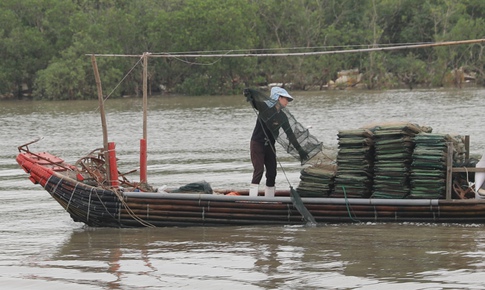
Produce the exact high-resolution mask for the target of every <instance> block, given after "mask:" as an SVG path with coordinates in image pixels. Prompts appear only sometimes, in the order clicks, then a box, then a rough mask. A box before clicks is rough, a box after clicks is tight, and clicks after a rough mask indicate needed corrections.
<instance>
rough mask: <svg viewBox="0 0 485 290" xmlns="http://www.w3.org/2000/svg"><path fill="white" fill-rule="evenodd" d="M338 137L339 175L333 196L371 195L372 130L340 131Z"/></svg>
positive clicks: (336, 178)
mask: <svg viewBox="0 0 485 290" xmlns="http://www.w3.org/2000/svg"><path fill="white" fill-rule="evenodd" d="M338 139H339V145H338V146H339V151H338V156H337V175H336V177H335V190H334V191H333V192H332V193H331V197H347V198H362V197H369V196H370V195H371V193H372V176H373V163H374V142H373V133H372V131H371V130H367V129H357V130H346V131H340V132H339V133H338Z"/></svg>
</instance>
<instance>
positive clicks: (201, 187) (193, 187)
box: [172, 181, 212, 194]
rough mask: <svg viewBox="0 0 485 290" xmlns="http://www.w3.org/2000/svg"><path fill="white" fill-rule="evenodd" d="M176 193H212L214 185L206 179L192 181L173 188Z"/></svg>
mask: <svg viewBox="0 0 485 290" xmlns="http://www.w3.org/2000/svg"><path fill="white" fill-rule="evenodd" d="M172 192H175V193H182V192H185V193H192V192H194V193H195V192H203V193H206V194H212V187H211V186H210V184H209V183H207V182H206V181H199V182H192V183H189V184H186V185H183V186H181V187H179V188H178V189H175V190H173V191H172Z"/></svg>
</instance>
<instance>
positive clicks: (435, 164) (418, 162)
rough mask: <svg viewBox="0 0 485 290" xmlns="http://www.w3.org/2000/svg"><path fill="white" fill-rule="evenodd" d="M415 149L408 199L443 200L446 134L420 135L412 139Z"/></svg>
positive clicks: (447, 138)
mask: <svg viewBox="0 0 485 290" xmlns="http://www.w3.org/2000/svg"><path fill="white" fill-rule="evenodd" d="M414 141H415V144H416V147H415V148H414V152H413V162H412V165H411V194H410V195H409V196H408V197H409V198H443V197H445V193H446V154H447V151H448V149H447V148H448V147H447V142H451V141H452V140H451V137H450V136H449V135H446V134H430V133H420V134H418V135H416V136H415V137H414Z"/></svg>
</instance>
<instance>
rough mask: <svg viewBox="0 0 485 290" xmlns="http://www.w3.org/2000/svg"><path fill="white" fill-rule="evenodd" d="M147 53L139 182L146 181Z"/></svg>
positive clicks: (144, 182) (144, 73)
mask: <svg viewBox="0 0 485 290" xmlns="http://www.w3.org/2000/svg"><path fill="white" fill-rule="evenodd" d="M147 79H148V53H147V52H145V53H143V139H141V140H140V183H141V184H146V183H147V110H148V80H147Z"/></svg>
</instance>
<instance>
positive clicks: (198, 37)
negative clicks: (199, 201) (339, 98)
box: [0, 0, 485, 99]
mask: <svg viewBox="0 0 485 290" xmlns="http://www.w3.org/2000/svg"><path fill="white" fill-rule="evenodd" d="M484 17H485V1H483V0H363V1H355V0H319V1H315V0H288V1H280V0H265V1H257V0H249V1H240V0H203V1H201V0H140V1H132V0H22V1H18V0H2V1H1V2H0V53H1V56H2V57H1V58H0V95H4V96H8V95H10V96H12V97H15V98H20V97H22V96H23V95H26V94H27V95H31V96H33V97H34V98H37V99H82V98H95V97H96V89H95V82H94V77H93V73H92V67H91V61H90V57H89V54H91V53H106V54H132V55H141V54H142V53H143V52H151V53H166V52H172V53H173V52H189V51H218V52H222V53H225V52H227V51H229V50H231V51H233V52H241V53H248V52H252V53H255V52H259V53H269V52H271V53H275V52H295V51H303V50H302V49H305V50H304V51H322V50H325V49H326V50H336V49H351V48H353V49H355V48H363V47H373V46H376V45H385V44H403V43H423V42H424V43H426V42H435V41H453V40H464V39H477V38H484V36H485V35H484V34H485V32H484V30H483V27H485V18H484ZM296 48H298V49H300V50H296ZM483 48H484V44H473V45H458V46H447V47H437V48H424V49H415V50H411V49H409V50H396V51H388V52H371V53H353V54H333V55H321V56H305V57H297V56H291V57H260V58H198V59H194V58H150V60H149V71H148V75H149V84H150V92H152V93H157V92H158V91H160V90H161V88H163V89H164V90H166V91H169V92H174V93H183V94H192V95H194V94H230V93H240V92H241V89H242V88H243V87H245V86H254V85H264V84H267V83H272V82H278V83H292V84H293V86H294V88H295V89H308V88H309V87H311V86H313V87H322V86H323V85H325V84H327V82H328V81H329V80H332V79H335V78H336V75H337V72H338V71H340V70H347V69H354V68H357V69H359V71H360V72H362V73H363V82H364V83H365V84H366V85H367V87H369V88H391V87H395V86H397V85H400V84H422V85H432V86H442V85H444V84H445V83H446V82H447V81H449V80H448V79H447V78H449V76H448V72H450V71H452V70H453V69H462V70H465V71H466V72H469V73H473V74H475V75H476V78H477V82H478V83H482V84H483V82H484V76H485V58H484V56H483ZM249 49H251V50H249ZM97 60H98V66H99V70H100V71H101V77H102V83H103V88H104V89H105V90H106V91H110V90H113V89H115V88H116V90H115V91H114V92H113V96H114V97H119V96H122V95H139V94H140V93H141V88H142V80H141V66H136V68H135V69H134V70H133V71H132V73H130V74H128V72H129V71H130V70H131V69H132V67H134V65H135V64H136V63H137V62H138V61H139V58H136V57H133V58H120V57H103V58H99V57H98V58H97ZM123 78H125V81H124V82H123V83H122V84H121V85H119V86H117V85H118V83H119V82H120V80H122V79H123Z"/></svg>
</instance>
